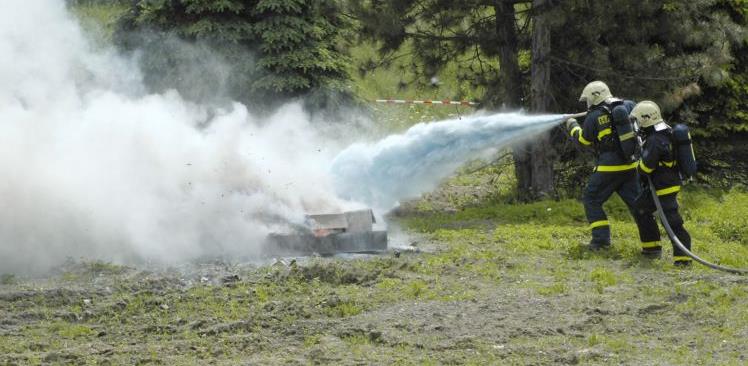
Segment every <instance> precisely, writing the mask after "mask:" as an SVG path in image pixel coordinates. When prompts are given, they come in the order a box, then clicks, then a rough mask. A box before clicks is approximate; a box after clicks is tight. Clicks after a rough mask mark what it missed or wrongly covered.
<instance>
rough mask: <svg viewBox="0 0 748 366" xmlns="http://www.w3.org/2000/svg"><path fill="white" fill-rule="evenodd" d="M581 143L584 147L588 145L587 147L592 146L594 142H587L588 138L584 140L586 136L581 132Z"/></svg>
mask: <svg viewBox="0 0 748 366" xmlns="http://www.w3.org/2000/svg"><path fill="white" fill-rule="evenodd" d="M579 142H580V143H581V144H582V145H586V146H589V145H592V142H590V141H587V139H586V138H584V136H582V133H581V132H580V133H579Z"/></svg>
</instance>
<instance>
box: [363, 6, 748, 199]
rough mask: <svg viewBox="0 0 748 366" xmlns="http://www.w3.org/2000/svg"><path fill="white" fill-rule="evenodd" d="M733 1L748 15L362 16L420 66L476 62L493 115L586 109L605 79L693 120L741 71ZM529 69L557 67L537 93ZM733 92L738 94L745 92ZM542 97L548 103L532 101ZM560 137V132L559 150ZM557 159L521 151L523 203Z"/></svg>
mask: <svg viewBox="0 0 748 366" xmlns="http://www.w3.org/2000/svg"><path fill="white" fill-rule="evenodd" d="M725 3H729V4H730V5H731V9H733V12H734V13H738V14H745V4H746V2H745V1H744V0H694V1H672V0H646V1H641V0H623V1H617V2H614V3H611V2H603V1H589V0H568V1H554V0H544V1H539V0H536V1H532V2H530V1H500V0H495V1H479V0H469V1H464V2H454V1H451V2H449V1H440V0H425V1H414V0H409V1H402V0H370V1H367V2H358V4H359V5H357V6H356V8H355V9H356V13H357V14H358V17H359V18H360V19H361V22H362V24H363V33H364V34H367V35H370V36H372V37H374V38H375V39H378V40H381V41H382V45H383V50H384V51H386V50H389V49H393V48H396V47H399V46H401V45H402V44H404V43H405V42H406V41H411V42H412V44H413V48H414V51H415V59H416V61H417V62H419V63H421V64H423V65H425V66H426V67H425V68H424V69H425V70H427V71H432V70H437V69H439V68H440V67H443V66H444V65H445V64H446V63H447V61H451V60H468V61H467V63H466V64H464V65H462V67H463V68H464V69H468V70H471V71H472V73H470V74H468V75H467V77H471V78H473V79H474V80H475V82H476V84H481V85H482V86H485V87H486V90H487V93H486V95H485V96H484V102H486V103H484V104H485V105H488V106H493V107H494V108H496V107H499V106H508V107H518V106H524V107H534V108H531V109H533V110H536V111H539V110H538V109H543V108H545V110H546V111H556V112H566V113H569V112H574V111H579V110H580V109H582V107H583V106H581V105H579V103H578V102H577V100H578V98H579V94H580V93H581V90H582V88H583V87H584V86H585V85H586V84H587V83H588V82H590V81H593V80H604V81H606V82H607V83H608V84H609V85H610V86H611V88H612V90H613V92H614V94H616V95H619V96H623V97H629V98H634V99H638V100H642V99H654V100H656V101H658V102H660V104H662V105H663V107H664V110H665V112H666V113H673V112H677V113H683V114H689V113H690V114H693V112H695V111H694V110H692V109H689V108H688V105H689V104H690V103H685V104H684V101H692V100H693V99H691V100H689V98H693V97H694V96H696V95H698V93H699V92H700V90H704V89H708V88H715V87H718V85H725V84H724V83H725V81H726V80H728V84H727V85H729V84H730V82H729V79H727V78H726V76H727V73H726V71H730V70H731V69H732V68H734V67H735V66H734V65H736V64H737V63H736V61H735V59H734V57H735V56H734V55H736V54H737V55H738V60H737V61H738V63H739V62H742V61H740V60H741V59H742V58H744V57H743V56H740V54H738V53H736V52H735V50H736V49H737V48H738V47H740V45H741V44H744V42H745V24H744V23H742V24H740V22H738V21H736V16H734V14H733V16H732V17H730V16H728V15H727V14H726V12H725V11H724V9H725V7H726V5H725ZM738 9H742V10H738ZM539 19H543V20H544V21H543V22H542V26H538V25H539V24H541V23H538V20H539ZM538 30H541V31H542V32H545V34H549V35H550V42H549V44H545V43H544V44H545V46H544V47H541V48H533V46H537V45H538V44H539V43H538V42H541V41H542V40H543V39H544V38H543V37H538ZM541 50H542V51H541ZM539 52H540V53H542V54H538V53H539ZM528 54H529V55H531V57H532V62H527V56H528ZM466 55H473V57H465V56H466ZM530 64H531V65H532V67H533V69H537V70H541V69H543V68H549V70H550V72H547V70H546V71H542V72H538V73H535V72H533V73H532V74H533V78H532V79H533V81H534V82H535V85H533V87H532V88H531V87H530V84H531V83H530V78H528V74H529V73H528V71H529V70H528V65H530ZM518 66H519V67H518ZM547 74H550V77H548V78H543V77H542V75H547ZM739 75H740V74H738V75H737V76H736V78H737V79H733V80H739V78H740V76H739ZM541 79H544V80H546V81H544V82H540V81H539V80H541ZM541 85H546V86H547V88H548V89H549V90H542V86H541ZM730 90H731V91H732V92H737V93H740V87H739V86H735V87H733V88H731V89H730ZM539 97H540V98H543V99H546V100H544V101H542V102H540V103H538V102H536V101H534V99H536V98H539ZM548 99H550V100H548ZM730 100H732V101H733V102H737V103H742V102H740V101H738V99H734V98H730ZM530 102H532V103H530ZM538 106H542V107H538ZM684 109H685V110H686V111H685V112H683V110H684ZM703 112H706V111H703ZM707 113H711V112H707ZM694 118H695V117H694ZM561 140H563V137H562V134H560V133H559V134H557V135H556V143H557V145H558V143H559V142H560V141H561ZM553 155H554V153H553V151H552V149H549V148H548V147H547V144H546V145H545V146H542V147H538V146H534V147H530V148H529V149H528V150H524V151H515V154H514V157H515V168H516V169H515V171H516V173H517V180H518V192H519V193H520V195H521V196H524V198H527V197H532V196H533V195H536V194H537V193H549V192H548V191H549V190H552V189H553V185H552V184H551V185H550V186H548V185H546V184H548V183H549V182H548V180H550V179H552V178H551V177H552V176H553V175H552V174H548V170H549V169H552V166H551V165H552V162H551V161H550V160H549V157H552V156H553ZM538 173H539V174H538ZM538 187H540V189H538ZM539 191H540V192H539Z"/></svg>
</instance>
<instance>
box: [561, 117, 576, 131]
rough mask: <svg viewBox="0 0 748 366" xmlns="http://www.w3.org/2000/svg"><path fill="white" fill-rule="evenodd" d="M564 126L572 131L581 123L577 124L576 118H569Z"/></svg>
mask: <svg viewBox="0 0 748 366" xmlns="http://www.w3.org/2000/svg"><path fill="white" fill-rule="evenodd" d="M564 125H565V126H566V129H567V130H569V131H571V129H572V128H574V127H577V126H579V122H577V120H576V118H569V119H567V120H566V121H565V122H564Z"/></svg>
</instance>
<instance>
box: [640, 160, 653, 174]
mask: <svg viewBox="0 0 748 366" xmlns="http://www.w3.org/2000/svg"><path fill="white" fill-rule="evenodd" d="M639 168H641V170H642V171H643V172H645V173H647V174H649V173H651V172H653V171H654V169H650V168H649V167H648V166H647V165H646V164H644V160H639Z"/></svg>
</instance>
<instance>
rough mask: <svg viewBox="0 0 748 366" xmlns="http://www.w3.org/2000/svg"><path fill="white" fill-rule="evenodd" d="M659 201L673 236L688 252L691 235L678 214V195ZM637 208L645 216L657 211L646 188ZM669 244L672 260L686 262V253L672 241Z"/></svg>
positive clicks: (661, 197)
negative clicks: (671, 250)
mask: <svg viewBox="0 0 748 366" xmlns="http://www.w3.org/2000/svg"><path fill="white" fill-rule="evenodd" d="M659 199H660V204H661V205H662V211H663V213H664V214H665V218H666V219H667V221H668V223H669V224H670V227H671V228H672V229H673V232H674V233H675V236H677V237H678V239H680V242H681V243H682V244H683V246H684V247H686V248H687V249H688V250H691V235H689V234H688V231H686V228H685V227H684V226H683V217H681V215H680V212H678V208H679V206H678V194H677V193H672V194H668V195H664V196H659ZM637 206H638V207H637V210H638V211H639V212H640V213H641V214H646V213H647V212H650V213H653V212H655V211H657V206H655V204H654V201H653V200H652V193H651V192H650V191H649V189H648V188H647V189H645V190H644V192H642V197H641V199H639V202H638V203H637ZM671 242H672V244H673V258H674V259H675V260H676V261H678V260H688V259H687V257H686V253H684V252H683V251H682V250H680V249H679V248H678V246H676V245H675V242H673V241H672V240H671Z"/></svg>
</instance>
